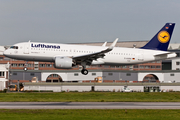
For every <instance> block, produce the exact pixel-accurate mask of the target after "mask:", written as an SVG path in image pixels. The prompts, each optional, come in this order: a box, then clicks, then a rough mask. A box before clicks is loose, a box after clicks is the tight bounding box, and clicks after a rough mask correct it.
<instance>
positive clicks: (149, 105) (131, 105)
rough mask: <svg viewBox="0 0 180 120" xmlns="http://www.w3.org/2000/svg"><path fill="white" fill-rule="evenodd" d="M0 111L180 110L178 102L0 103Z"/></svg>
mask: <svg viewBox="0 0 180 120" xmlns="http://www.w3.org/2000/svg"><path fill="white" fill-rule="evenodd" d="M0 109H180V102H0Z"/></svg>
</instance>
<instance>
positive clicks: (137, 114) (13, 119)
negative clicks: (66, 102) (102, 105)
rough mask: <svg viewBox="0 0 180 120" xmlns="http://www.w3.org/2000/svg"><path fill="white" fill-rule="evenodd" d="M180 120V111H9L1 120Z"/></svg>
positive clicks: (2, 113)
mask: <svg viewBox="0 0 180 120" xmlns="http://www.w3.org/2000/svg"><path fill="white" fill-rule="evenodd" d="M57 119H59V120H120V119H123V120H179V119H180V110H98V109H97V110H94V109H90V110H87V109H86V110H81V109H80V110H21V109H20V110H7V109H0V120H57Z"/></svg>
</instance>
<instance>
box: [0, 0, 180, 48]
mask: <svg viewBox="0 0 180 120" xmlns="http://www.w3.org/2000/svg"><path fill="white" fill-rule="evenodd" d="M167 22H174V23H176V26H175V29H174V33H173V36H172V40H171V43H180V36H179V33H180V0H89V1H85V0H0V41H1V44H0V45H12V44H15V43H18V42H23V41H24V42H26V41H28V40H31V41H34V42H53V43H81V42H83V43H86V42H104V41H108V42H111V41H114V39H115V38H119V41H143V40H150V39H151V38H152V37H153V36H154V35H155V34H156V33H157V32H158V31H159V30H160V29H161V27H162V26H163V25H164V24H165V23H167Z"/></svg>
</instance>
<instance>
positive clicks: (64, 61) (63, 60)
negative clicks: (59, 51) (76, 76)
mask: <svg viewBox="0 0 180 120" xmlns="http://www.w3.org/2000/svg"><path fill="white" fill-rule="evenodd" d="M72 63H73V62H72V58H69V57H56V58H55V64H54V67H55V68H59V69H61V68H65V69H70V68H72Z"/></svg>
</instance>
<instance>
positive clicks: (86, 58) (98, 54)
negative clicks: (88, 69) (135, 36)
mask: <svg viewBox="0 0 180 120" xmlns="http://www.w3.org/2000/svg"><path fill="white" fill-rule="evenodd" d="M117 41H118V38H117V39H116V40H114V42H113V43H112V44H111V45H110V46H109V47H108V48H107V49H105V50H102V51H99V52H95V53H90V54H84V55H79V56H74V57H72V58H73V60H75V61H76V63H78V64H80V63H81V62H86V63H87V64H88V65H90V64H91V62H92V61H93V60H97V59H98V58H103V57H104V56H105V53H108V52H110V51H111V50H113V48H114V46H115V45H116V43H117Z"/></svg>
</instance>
